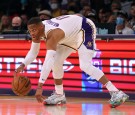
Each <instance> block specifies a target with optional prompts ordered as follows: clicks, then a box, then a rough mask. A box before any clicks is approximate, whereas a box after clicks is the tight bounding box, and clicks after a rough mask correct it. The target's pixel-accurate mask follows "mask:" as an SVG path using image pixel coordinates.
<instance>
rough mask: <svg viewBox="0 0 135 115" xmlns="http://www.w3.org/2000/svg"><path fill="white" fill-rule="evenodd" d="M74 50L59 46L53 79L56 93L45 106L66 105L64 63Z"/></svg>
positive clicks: (48, 99)
mask: <svg viewBox="0 0 135 115" xmlns="http://www.w3.org/2000/svg"><path fill="white" fill-rule="evenodd" d="M73 51H74V50H73V49H71V48H68V47H66V46H63V45H59V46H58V48H57V51H56V55H55V61H54V65H53V69H52V70H53V78H54V83H55V92H54V93H53V94H52V95H51V96H50V97H48V98H47V99H46V100H45V101H44V104H48V105H55V104H62V103H66V98H65V94H64V92H63V83H62V79H63V74H64V70H63V63H64V60H65V59H66V58H67V57H68V56H69V55H70V54H71V53H72V52H73Z"/></svg>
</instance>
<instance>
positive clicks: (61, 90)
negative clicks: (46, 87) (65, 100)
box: [55, 84, 63, 95]
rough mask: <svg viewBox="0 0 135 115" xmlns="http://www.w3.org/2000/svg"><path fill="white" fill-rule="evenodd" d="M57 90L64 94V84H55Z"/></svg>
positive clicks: (58, 92)
mask: <svg viewBox="0 0 135 115" xmlns="http://www.w3.org/2000/svg"><path fill="white" fill-rule="evenodd" d="M55 91H56V93H57V94H61V95H63V84H62V85H55Z"/></svg>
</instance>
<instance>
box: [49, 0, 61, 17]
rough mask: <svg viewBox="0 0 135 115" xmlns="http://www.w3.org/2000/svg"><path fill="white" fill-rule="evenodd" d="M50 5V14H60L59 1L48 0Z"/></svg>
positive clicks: (54, 15) (55, 15)
mask: <svg viewBox="0 0 135 115" xmlns="http://www.w3.org/2000/svg"><path fill="white" fill-rule="evenodd" d="M49 4H50V7H51V9H52V16H53V17H57V16H60V11H61V9H60V3H59V1H58V0H50V1H49Z"/></svg>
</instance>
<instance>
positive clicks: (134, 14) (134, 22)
mask: <svg viewBox="0 0 135 115" xmlns="http://www.w3.org/2000/svg"><path fill="white" fill-rule="evenodd" d="M130 16H131V18H130V20H129V27H131V28H132V29H133V30H134V33H135V3H132V4H131V9H130Z"/></svg>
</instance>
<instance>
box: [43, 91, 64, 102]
mask: <svg viewBox="0 0 135 115" xmlns="http://www.w3.org/2000/svg"><path fill="white" fill-rule="evenodd" d="M65 103H66V97H65V94H63V95H61V94H57V93H56V92H53V93H52V94H51V96H49V97H48V98H47V99H45V100H44V105H59V104H65Z"/></svg>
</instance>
